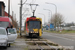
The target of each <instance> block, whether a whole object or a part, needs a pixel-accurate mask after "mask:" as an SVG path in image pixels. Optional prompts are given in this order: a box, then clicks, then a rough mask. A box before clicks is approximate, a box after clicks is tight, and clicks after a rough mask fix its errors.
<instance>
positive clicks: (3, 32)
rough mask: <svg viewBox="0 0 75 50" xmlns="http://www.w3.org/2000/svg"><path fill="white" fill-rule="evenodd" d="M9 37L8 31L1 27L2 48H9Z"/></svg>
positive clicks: (0, 41)
mask: <svg viewBox="0 0 75 50" xmlns="http://www.w3.org/2000/svg"><path fill="white" fill-rule="evenodd" d="M7 41H8V36H7V31H6V29H5V28H2V27H0V46H4V48H7V44H8V42H7Z"/></svg>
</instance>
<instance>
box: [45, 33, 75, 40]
mask: <svg viewBox="0 0 75 50" xmlns="http://www.w3.org/2000/svg"><path fill="white" fill-rule="evenodd" d="M45 33H47V32H45ZM48 34H50V35H58V36H60V35H61V36H64V38H65V36H66V35H67V36H70V37H71V38H75V35H68V34H52V33H48ZM67 39H68V38H67Z"/></svg>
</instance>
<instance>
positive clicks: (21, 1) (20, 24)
mask: <svg viewBox="0 0 75 50" xmlns="http://www.w3.org/2000/svg"><path fill="white" fill-rule="evenodd" d="M21 28H22V0H21V6H20V36H22V34H21V33H22V31H21Z"/></svg>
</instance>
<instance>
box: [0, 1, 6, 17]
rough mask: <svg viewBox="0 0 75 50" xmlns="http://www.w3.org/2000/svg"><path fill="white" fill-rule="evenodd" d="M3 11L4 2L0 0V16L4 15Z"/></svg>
mask: <svg viewBox="0 0 75 50" xmlns="http://www.w3.org/2000/svg"><path fill="white" fill-rule="evenodd" d="M4 12H5V3H4V2H3V1H0V16H4Z"/></svg>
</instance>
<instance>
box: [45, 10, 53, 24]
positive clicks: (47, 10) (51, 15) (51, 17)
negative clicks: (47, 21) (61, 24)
mask: <svg viewBox="0 0 75 50" xmlns="http://www.w3.org/2000/svg"><path fill="white" fill-rule="evenodd" d="M44 10H47V11H50V12H51V23H52V11H51V10H49V9H44Z"/></svg>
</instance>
